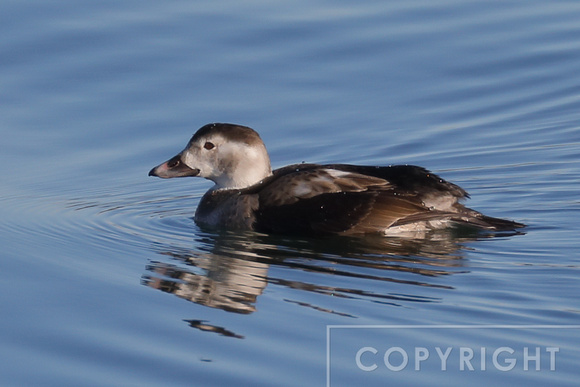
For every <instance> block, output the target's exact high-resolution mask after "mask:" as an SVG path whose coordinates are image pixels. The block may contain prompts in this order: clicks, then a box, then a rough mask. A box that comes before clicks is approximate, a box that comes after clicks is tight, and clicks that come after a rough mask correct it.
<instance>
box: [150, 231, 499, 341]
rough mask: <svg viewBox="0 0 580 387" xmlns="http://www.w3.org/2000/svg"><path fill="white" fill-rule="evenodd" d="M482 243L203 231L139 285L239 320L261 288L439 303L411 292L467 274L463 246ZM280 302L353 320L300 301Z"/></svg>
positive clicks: (441, 237) (446, 234) (444, 235)
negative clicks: (191, 245) (192, 245)
mask: <svg viewBox="0 0 580 387" xmlns="http://www.w3.org/2000/svg"><path fill="white" fill-rule="evenodd" d="M504 235H505V234H504ZM489 236H490V237H491V236H492V235H489ZM483 237H484V236H482V235H481V234H471V235H470V234H469V233H465V232H463V234H459V233H458V232H457V230H446V231H442V232H437V233H434V234H432V235H430V236H429V237H428V238H423V239H408V238H385V237H380V236H377V237H365V238H346V237H332V238H326V239H297V238H282V237H275V236H267V235H263V234H257V233H253V232H244V233H234V232H224V233H207V232H206V233H200V236H199V237H198V238H197V239H196V241H195V245H196V246H199V248H198V249H195V250H193V249H190V250H188V249H184V248H177V247H173V248H172V247H171V246H161V247H158V248H157V252H158V253H159V254H160V255H162V256H164V257H168V259H167V260H164V259H158V260H152V261H150V262H149V264H148V265H147V268H146V269H147V271H148V274H146V275H144V276H143V278H142V283H143V284H145V285H147V286H150V287H152V288H155V289H159V290H161V291H164V292H168V293H173V294H175V295H176V296H178V297H181V298H183V299H186V300H188V301H192V302H195V303H197V304H201V305H205V306H209V307H212V308H219V309H222V310H225V311H229V312H235V313H242V314H248V313H252V312H254V311H255V310H256V300H257V298H258V296H260V295H261V294H262V292H263V291H264V289H265V288H266V286H267V285H268V284H271V285H278V286H283V287H285V288H290V289H296V290H301V291H306V292H312V293H316V294H321V295H328V296H332V297H341V298H350V299H367V300H372V301H373V302H380V303H385V304H389V305H394V306H401V305H403V304H405V303H407V302H438V301H439V300H440V298H438V297H432V296H429V295H420V294H418V293H421V291H420V290H419V289H420V288H423V289H424V288H425V287H429V288H437V289H452V287H451V286H449V285H447V284H446V283H444V282H443V281H440V280H437V277H441V276H445V275H450V274H457V273H464V272H466V269H465V268H464V267H463V266H462V265H463V260H462V259H461V254H462V246H463V244H464V243H465V242H467V241H472V240H475V239H479V238H483ZM272 268H276V269H277V270H271V269H272ZM269 271H270V273H269ZM377 283H380V284H382V285H381V286H377V285H376V284H377ZM389 284H391V285H389ZM402 289H403V291H402ZM428 293H429V292H428ZM284 301H286V302H290V303H293V304H295V305H299V306H301V307H307V308H312V309H314V310H317V311H321V312H325V313H332V314H338V315H341V316H344V317H353V318H354V317H356V316H355V315H353V314H352V313H347V312H344V311H336V310H333V309H331V308H328V307H324V306H321V305H313V304H311V303H309V302H306V301H304V300H298V299H288V298H285V299H284ZM186 321H187V322H188V323H190V325H191V326H192V327H195V328H197V329H200V330H204V331H211V332H215V333H218V334H221V335H224V336H228V337H237V338H242V336H240V335H237V334H235V333H234V332H231V331H229V330H227V329H225V328H223V327H219V326H213V325H211V324H209V323H208V322H207V321H203V320H186Z"/></svg>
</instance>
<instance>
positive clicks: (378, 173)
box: [149, 123, 525, 236]
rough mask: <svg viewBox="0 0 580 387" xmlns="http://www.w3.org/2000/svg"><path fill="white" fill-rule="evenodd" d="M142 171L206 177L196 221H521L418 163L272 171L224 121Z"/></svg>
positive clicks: (368, 227) (375, 229)
mask: <svg viewBox="0 0 580 387" xmlns="http://www.w3.org/2000/svg"><path fill="white" fill-rule="evenodd" d="M149 176H156V177H160V178H164V179H168V178H176V177H203V178H205V179H208V180H211V181H212V182H213V183H214V185H213V187H211V188H210V189H209V190H208V191H207V192H206V193H205V194H204V195H203V197H202V198H201V200H200V202H199V204H198V206H197V209H196V211H195V216H194V221H195V222H196V223H197V224H198V225H199V226H202V227H203V226H206V227H212V228H220V229H226V230H248V231H256V232H260V233H267V234H270V233H273V234H303V235H313V236H316V235H333V234H340V235H360V234H370V233H379V234H384V235H397V234H401V233H408V232H419V231H420V232H427V231H430V230H437V229H442V228H450V227H461V226H466V227H470V228H475V229H477V230H490V231H515V230H516V229H518V228H522V227H524V226H525V225H524V224H522V223H518V222H515V221H512V220H506V219H500V218H494V217H491V216H486V215H483V214H482V213H480V212H478V211H475V210H472V209H470V208H468V207H465V206H464V205H463V204H462V201H463V200H465V199H467V198H469V195H468V193H467V192H466V191H465V190H464V189H463V188H461V187H459V186H458V185H456V184H453V183H451V182H448V181H446V180H444V179H443V178H441V177H439V176H438V175H436V174H434V173H432V172H430V171H429V170H427V169H425V168H423V167H419V166H414V165H389V166H363V165H352V164H311V163H304V162H303V163H300V164H293V165H288V166H285V167H281V168H278V169H275V170H272V168H271V165H270V157H269V155H268V152H267V150H266V146H265V145H264V142H263V141H262V139H261V138H260V135H259V134H258V133H257V132H256V131H255V130H253V129H252V128H250V127H247V126H242V125H237V124H230V123H211V124H207V125H205V126H203V127H201V128H200V129H199V130H197V132H196V133H195V134H194V135H193V137H191V139H190V140H189V142H188V143H187V146H186V147H185V148H184V149H183V150H182V151H181V152H179V153H178V154H177V155H176V156H174V157H172V158H170V159H169V160H167V161H165V162H164V163H162V164H159V165H158V166H156V167H154V168H153V169H151V170H150V171H149Z"/></svg>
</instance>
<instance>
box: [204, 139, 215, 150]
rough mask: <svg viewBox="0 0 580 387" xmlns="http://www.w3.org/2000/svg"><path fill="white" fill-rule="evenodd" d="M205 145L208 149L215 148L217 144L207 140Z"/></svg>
mask: <svg viewBox="0 0 580 387" xmlns="http://www.w3.org/2000/svg"><path fill="white" fill-rule="evenodd" d="M203 147H204V148H205V149H207V150H210V149H213V148H215V145H214V144H213V142H209V141H208V142H206V143H205V144H203Z"/></svg>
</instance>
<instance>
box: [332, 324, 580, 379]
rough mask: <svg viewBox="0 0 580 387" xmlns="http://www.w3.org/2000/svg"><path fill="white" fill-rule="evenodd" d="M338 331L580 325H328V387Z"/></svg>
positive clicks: (549, 327) (577, 326) (534, 327)
mask: <svg viewBox="0 0 580 387" xmlns="http://www.w3.org/2000/svg"><path fill="white" fill-rule="evenodd" d="M333 328H336V329H402V328H405V329H485V328H487V329H580V325H327V326H326V387H331V386H330V330H331V329H333Z"/></svg>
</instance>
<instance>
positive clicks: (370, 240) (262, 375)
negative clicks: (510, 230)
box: [0, 0, 580, 386]
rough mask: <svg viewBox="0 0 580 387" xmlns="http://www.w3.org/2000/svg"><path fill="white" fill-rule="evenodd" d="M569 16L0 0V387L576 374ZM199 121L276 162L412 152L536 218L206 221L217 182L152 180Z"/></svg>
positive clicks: (573, 35)
mask: <svg viewBox="0 0 580 387" xmlns="http://www.w3.org/2000/svg"><path fill="white" fill-rule="evenodd" d="M578 20H580V3H578V2H576V1H546V0H537V1H509V2H508V1H478V0H468V1H464V0H463V1H458V0H448V1H437V2H433V1H426V0H412V1H406V2H398V1H384V0H381V1H373V0H364V1H358V2H346V1H338V2H337V1H324V0H316V1H303V0H299V1H293V2H288V1H264V0H254V1H245V2H234V1H217V2H216V1H211V2H210V1H196V2H190V1H180V0H169V1H165V2H155V1H147V0H146V1H130V0H125V1H99V2H76V1H65V0H61V1H42V2H22V1H5V2H3V3H2V4H1V5H0V36H1V38H0V133H1V137H2V139H1V141H0V163H1V165H2V167H3V168H2V169H3V171H2V180H1V181H2V184H0V199H1V200H0V243H1V245H2V252H1V253H0V273H1V274H0V276H1V277H0V279H1V280H0V305H1V306H2V312H3V318H2V319H1V320H0V337H1V342H2V345H1V346H0V355H1V357H2V359H3V361H2V362H0V384H1V385H2V386H32V385H35V386H80V385H82V386H169V385H170V386H193V385H195V386H207V385H223V386H231V385H254V386H273V385H280V386H314V385H325V384H326V385H331V386H343V385H344V386H348V385H355V384H356V385H368V386H374V385H384V384H385V383H386V382H387V381H388V383H389V384H390V385H397V386H406V385H409V386H417V385H430V386H448V385H471V386H488V385H495V386H513V385H514V384H517V385H527V386H545V385H559V386H573V385H577V380H578V377H579V376H580V375H579V373H578V369H577V364H578V363H579V362H580V350H579V348H580V346H579V345H578V344H580V343H579V342H580V330H579V328H578V324H580V316H579V312H580V308H579V303H578V294H580V285H579V284H580V282H579V281H578V278H579V267H580V255H579V253H578V234H579V231H580V223H579V221H578V219H579V217H580V200H579V197H578V182H579V181H580V24H579V23H578ZM215 121H218V122H235V123H239V124H243V125H248V126H251V127H253V128H254V129H256V130H257V131H258V132H259V133H260V135H261V136H262V138H263V139H264V141H265V143H266V145H267V147H268V150H269V152H270V155H271V159H272V164H273V166H274V167H281V166H284V165H286V164H290V163H295V162H302V161H306V162H320V163H334V162H341V163H355V164H368V165H390V164H414V165H421V166H424V167H426V168H428V169H430V170H432V171H433V172H435V173H437V174H439V175H440V176H442V177H443V178H445V179H448V180H450V181H453V182H454V183H456V184H459V185H461V186H462V187H464V188H465V189H466V190H468V191H469V193H470V194H471V199H470V200H469V202H468V205H469V206H470V207H473V208H475V209H477V210H480V211H482V212H483V213H485V214H488V215H491V216H498V217H504V218H509V219H515V220H517V221H519V222H523V223H526V224H527V225H528V227H527V228H526V229H525V230H524V232H523V233H522V234H519V235H500V236H491V235H480V234H465V235H464V234H462V233H441V234H437V235H435V236H433V237H432V238H429V239H426V240H409V239H407V240H406V239H397V238H384V237H376V236H375V237H367V238H323V239H314V238H297V237H289V236H271V235H270V236H269V235H261V234H256V233H250V232H247V233H233V232H226V231H224V232H217V231H208V230H202V229H200V228H199V227H198V226H196V225H195V223H194V222H193V219H192V217H193V213H194V211H195V208H196V206H197V203H198V201H199V198H200V197H201V195H203V193H204V192H205V191H206V190H207V189H208V188H209V187H210V186H211V183H210V182H208V181H204V180H202V179H179V180H171V181H162V180H160V179H153V178H149V177H148V176H147V172H148V171H149V169H151V167H153V166H154V165H157V164H158V163H160V162H161V161H164V160H166V159H167V158H169V157H171V156H173V155H174V154H175V153H177V152H178V151H180V150H181V149H182V148H183V147H184V146H185V144H186V142H187V141H188V139H189V137H190V136H191V134H193V133H194V132H195V130H196V129H197V128H198V127H200V126H202V125H204V124H206V123H208V122H215ZM351 326H356V328H349V327H351ZM425 326H427V327H425ZM432 326H439V328H430V327H432ZM466 326H467V327H466ZM563 326H566V327H563ZM365 347H372V348H375V349H376V350H377V354H376V355H373V354H372V352H365V355H364V357H362V358H360V359H359V360H360V361H362V364H363V365H366V366H368V365H372V364H376V365H377V369H376V370H375V371H364V370H362V369H361V368H360V367H358V366H357V363H356V356H355V355H356V353H357V351H358V350H359V349H361V348H365ZM394 347H397V348H401V349H402V350H404V351H405V352H406V353H408V354H409V364H408V366H407V367H406V368H405V369H402V370H401V371H393V370H390V369H389V368H388V367H387V365H386V363H385V361H384V354H385V352H386V351H387V350H388V349H389V348H394ZM436 347H440V348H442V349H445V348H447V347H450V348H452V350H453V352H451V355H450V356H451V357H450V358H449V359H450V360H449V363H448V369H447V370H446V371H442V370H441V367H440V364H439V363H438V361H439V360H438V358H437V357H436V352H435V348H436ZM554 347H556V348H558V352H557V353H556V355H555V356H556V357H555V368H554V369H551V368H550V358H549V352H547V350H546V349H547V348H554ZM416 348H428V349H429V350H430V354H431V355H432V356H431V357H430V359H429V360H426V361H425V362H424V363H422V364H423V367H422V368H421V369H420V370H415V369H414V365H415V364H414V361H415V352H414V351H415V349H416ZM461 348H468V349H472V350H473V351H474V353H475V355H474V358H473V360H472V365H475V366H478V367H474V370H466V369H463V370H461V369H460V368H459V357H458V356H459V354H460V351H461ZM481 348H485V350H486V351H487V352H486V354H487V363H486V369H482V367H481V361H480V360H481V359H480V357H481V356H480V355H481V352H478V351H480V350H481ZM498 348H512V349H514V354H513V355H510V354H509V353H507V352H502V354H501V356H500V357H499V358H498V359H496V360H497V361H498V364H500V365H505V364H507V363H506V361H507V362H509V359H510V356H512V357H513V358H514V359H516V361H517V364H516V366H514V368H513V369H510V370H501V369H499V368H501V367H499V368H498V367H495V366H494V363H493V359H492V356H493V353H494V351H495V350H497V349H498ZM524 348H528V349H529V351H531V352H529V353H528V354H530V353H534V354H535V352H533V351H535V349H536V348H539V349H540V351H541V358H539V359H538V360H537V361H536V360H530V359H529V358H528V361H527V362H528V365H529V369H528V370H525V369H524V363H525V360H524V357H523V356H524V355H523V351H524ZM397 356H400V352H399V353H395V354H394V355H393V358H392V361H393V363H394V364H402V363H401V362H402V357H397ZM463 364H464V366H466V363H465V362H464V363H463ZM536 364H537V365H538V366H539V368H540V369H538V370H536Z"/></svg>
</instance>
